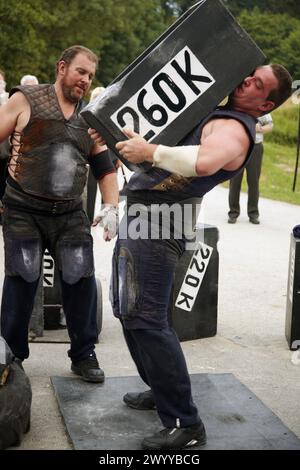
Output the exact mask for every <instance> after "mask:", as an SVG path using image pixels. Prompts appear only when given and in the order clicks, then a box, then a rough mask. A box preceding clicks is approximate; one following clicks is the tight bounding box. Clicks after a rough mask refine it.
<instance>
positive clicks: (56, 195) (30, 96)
mask: <svg viewBox="0 0 300 470" xmlns="http://www.w3.org/2000/svg"><path fill="white" fill-rule="evenodd" d="M16 91H21V92H22V93H23V94H24V95H25V96H26V99H27V100H28V102H29V104H30V107H31V116H30V120H29V122H28V124H27V126H26V127H25V128H24V130H23V132H22V135H21V138H20V143H21V146H20V149H19V155H18V157H17V165H16V166H15V168H14V177H15V179H16V181H17V182H18V184H19V185H20V187H21V188H22V190H23V191H24V192H26V193H29V194H31V195H34V196H38V197H43V198H46V199H52V200H72V199H75V198H78V197H79V196H80V195H81V194H82V192H83V189H84V186H85V183H86V176H87V166H86V164H87V157H88V155H89V154H90V151H91V147H92V145H93V144H92V140H91V138H90V137H89V135H88V133H87V128H88V126H87V124H86V123H85V121H84V120H83V118H81V117H80V116H78V113H77V111H76V110H75V112H74V114H73V115H72V116H71V118H70V119H68V120H67V119H65V117H64V115H63V113H62V111H61V108H60V106H59V103H58V100H57V96H56V93H55V89H54V85H34V86H18V87H16V88H14V89H13V90H12V91H11V94H12V93H14V92H16ZM15 137H17V136H15ZM14 142H16V138H14V134H13V135H12V143H14ZM11 167H12V166H11Z"/></svg>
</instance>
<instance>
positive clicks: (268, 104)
mask: <svg viewBox="0 0 300 470" xmlns="http://www.w3.org/2000/svg"><path fill="white" fill-rule="evenodd" d="M273 108H275V103H274V101H265V102H264V103H263V104H261V105H260V106H259V108H258V109H259V110H260V111H263V112H264V113H265V112H270V111H272V109H273Z"/></svg>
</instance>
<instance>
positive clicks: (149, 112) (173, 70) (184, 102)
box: [110, 46, 215, 141]
mask: <svg viewBox="0 0 300 470" xmlns="http://www.w3.org/2000/svg"><path fill="white" fill-rule="evenodd" d="M214 83H215V80H214V78H213V77H212V75H211V74H210V73H209V72H208V71H207V70H206V69H205V67H204V66H203V65H202V64H201V62H200V61H199V60H198V59H197V57H196V56H195V55H194V54H193V52H192V51H191V50H190V49H189V47H187V46H186V47H184V48H183V49H182V50H181V51H180V52H178V54H176V55H175V56H174V57H173V59H172V60H171V61H170V62H168V63H167V64H166V65H165V66H164V67H163V68H162V69H161V70H160V71H159V72H158V73H157V74H156V75H155V76H154V77H152V78H151V79H150V80H149V81H148V82H147V83H146V84H145V86H144V87H143V88H142V89H140V90H139V91H138V92H137V93H135V94H134V95H133V96H132V97H131V98H130V99H129V100H128V101H127V102H126V103H124V104H123V105H122V106H121V107H120V108H119V109H118V110H117V111H115V112H114V113H113V114H112V115H111V117H110V118H111V120H112V121H113V122H114V123H115V124H116V125H117V126H118V127H119V129H121V130H122V129H123V127H128V128H129V129H132V130H134V131H135V132H137V133H138V134H141V135H142V136H143V137H144V139H146V140H148V141H151V140H152V139H153V138H154V137H156V136H157V135H159V134H160V133H161V132H162V131H163V129H165V127H167V126H168V125H169V124H171V122H173V121H174V119H176V118H177V117H178V116H179V115H180V114H181V113H182V112H183V111H184V110H185V109H187V108H188V107H189V106H190V105H191V104H192V103H193V102H194V101H196V99H197V98H198V97H199V96H200V95H201V94H203V93H204V92H205V91H206V90H208V88H210V87H211V86H212V85H213V84H214Z"/></svg>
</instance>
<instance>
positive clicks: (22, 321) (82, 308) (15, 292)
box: [1, 273, 97, 362]
mask: <svg viewBox="0 0 300 470" xmlns="http://www.w3.org/2000/svg"><path fill="white" fill-rule="evenodd" d="M60 277H61V273H60ZM38 283H39V281H38V280H36V281H34V282H26V281H25V280H24V279H23V278H22V277H21V276H5V279H4V284H3V295H2V305H1V334H2V336H3V337H4V339H5V340H6V342H7V344H8V345H9V346H10V348H11V350H12V352H13V354H14V355H15V356H16V357H18V358H20V359H22V360H23V359H26V358H27V357H28V356H29V348H28V326H29V321H30V317H31V313H32V308H33V303H34V296H35V292H36V289H37V286H38ZM61 285H62V299H63V309H64V313H65V316H66V322H67V328H68V332H69V336H70V339H71V348H70V350H69V352H68V355H69V357H70V358H71V360H72V361H74V362H77V361H80V360H82V359H85V358H87V357H88V356H89V355H90V354H91V353H92V352H93V351H94V345H95V343H96V341H97V325H96V318H95V311H96V308H97V288H96V281H95V277H94V276H91V277H86V278H82V279H80V280H79V281H78V282H76V283H75V284H72V285H71V284H67V283H66V282H64V281H63V280H62V279H61Z"/></svg>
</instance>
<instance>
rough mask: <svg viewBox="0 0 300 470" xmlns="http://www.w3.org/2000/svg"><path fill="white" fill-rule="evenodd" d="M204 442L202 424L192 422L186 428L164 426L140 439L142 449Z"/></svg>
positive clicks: (180, 446)
mask: <svg viewBox="0 0 300 470" xmlns="http://www.w3.org/2000/svg"><path fill="white" fill-rule="evenodd" d="M204 444H206V432H205V428H204V424H203V423H202V422H201V423H200V424H194V425H193V426H189V427H187V428H165V429H163V430H162V431H160V432H157V433H155V434H153V436H151V437H146V438H145V439H144V440H143V441H142V448H143V449H149V450H150V449H153V450H155V449H156V450H158V449H183V448H185V447H192V446H195V445H198V446H202V445H204Z"/></svg>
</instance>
